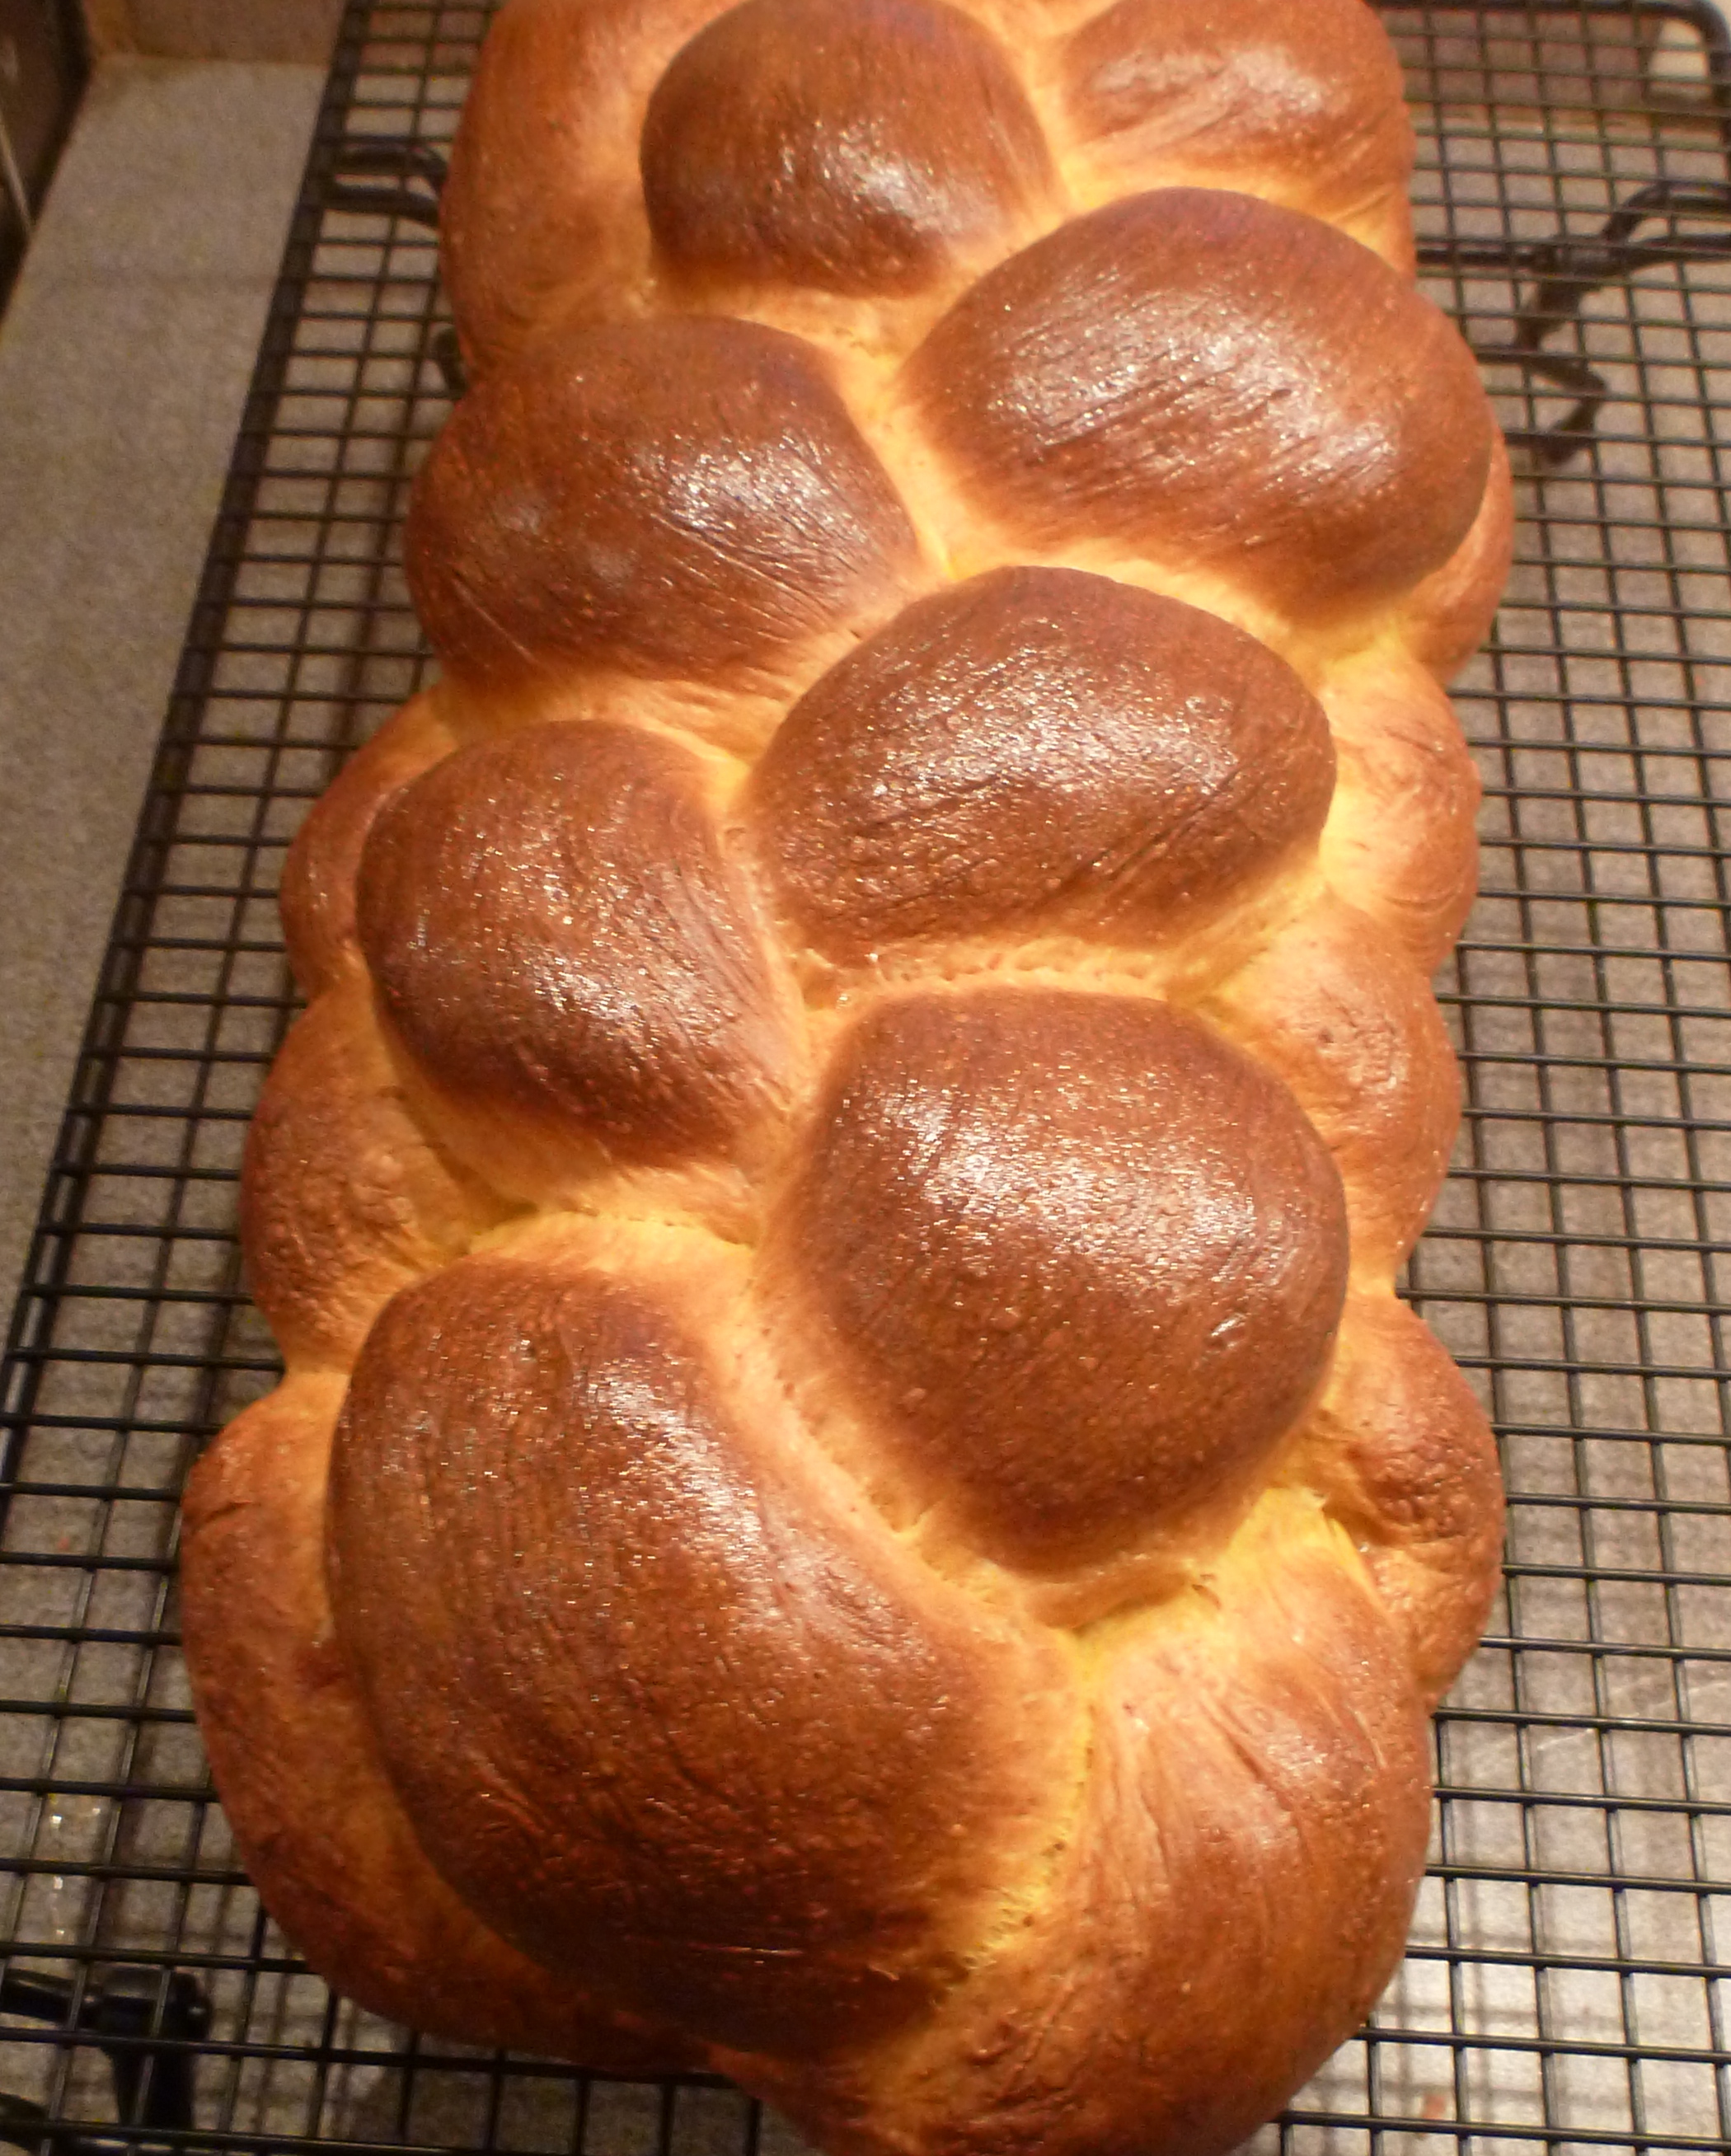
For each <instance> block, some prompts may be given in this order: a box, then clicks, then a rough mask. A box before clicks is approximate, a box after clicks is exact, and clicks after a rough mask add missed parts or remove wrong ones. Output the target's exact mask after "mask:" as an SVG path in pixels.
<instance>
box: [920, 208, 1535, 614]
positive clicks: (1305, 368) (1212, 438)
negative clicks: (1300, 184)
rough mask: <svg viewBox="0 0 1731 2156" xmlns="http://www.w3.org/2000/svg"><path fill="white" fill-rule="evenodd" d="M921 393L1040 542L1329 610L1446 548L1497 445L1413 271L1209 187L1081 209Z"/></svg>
mask: <svg viewBox="0 0 1731 2156" xmlns="http://www.w3.org/2000/svg"><path fill="white" fill-rule="evenodd" d="M1367 350H1369V351H1374V352H1375V353H1376V355H1377V359H1376V364H1375V366H1374V367H1366V366H1365V365H1364V353H1365V352H1366V351H1367ZM906 390H907V396H908V398H909V399H910V400H911V403H912V406H913V408H914V409H915V410H916V412H917V414H918V418H919V420H920V422H921V423H922V425H923V427H924V428H925V429H926V430H927V432H928V433H929V434H930V436H931V438H932V441H933V443H934V444H935V445H936V447H937V450H938V451H939V453H940V454H941V455H942V457H943V460H944V463H945V465H946V466H947V468H948V470H950V471H951V472H952V473H953V475H954V477H955V480H956V483H957V485H958V490H959V493H960V495H961V498H962V500H963V503H964V505H965V506H967V507H968V509H970V510H973V511H975V512H976V513H982V514H986V515H989V516H991V517H993V518H994V519H995V520H997V521H999V523H1000V524H1002V525H1003V526H1004V527H1005V528H1006V529H1007V530H1008V531H1009V532H1010V533H1011V534H1012V535H1014V537H1016V538H1017V539H1019V540H1020V541H1021V542H1025V544H1028V545H1030V546H1033V547H1062V546H1064V545H1066V543H1074V542H1076V541H1078V540H1084V541H1099V540H1106V541H1109V542H1113V543H1115V544H1117V546H1119V547H1122V548H1124V549H1126V550H1127V551H1128V552H1131V553H1133V554H1136V555H1140V556H1145V557H1148V559H1149V560H1151V561H1153V562H1156V563H1161V564H1173V565H1179V566H1190V565H1193V564H1200V565H1202V566H1205V567H1209V568H1211V569H1220V570H1224V569H1225V568H1226V567H1228V565H1230V571H1231V573H1232V575H1233V577H1234V578H1235V581H1236V582H1238V583H1240V584H1241V585H1242V586H1244V587H1245V588H1247V589H1248V590H1249V591H1251V593H1254V594H1255V595H1256V596H1257V597H1259V598H1264V599H1266V600H1267V601H1269V602H1271V603H1273V604H1274V605H1276V606H1277V607H1280V608H1283V609H1286V610H1287V611H1289V612H1292V613H1302V614H1305V615H1307V616H1309V617H1310V618H1311V619H1312V620H1315V621H1320V622H1327V621H1328V620H1329V619H1332V618H1333V617H1334V616H1335V615H1337V614H1338V613H1340V612H1342V611H1343V610H1348V609H1350V610H1354V611H1356V610H1358V609H1361V608H1365V607H1367V606H1369V605H1374V604H1376V603H1378V602H1382V601H1386V600H1389V599H1391V598H1394V597H1395V596H1396V595H1397V594H1398V593H1404V592H1405V591H1407V590H1409V589H1410V588H1411V586H1412V585H1413V583H1415V580H1416V579H1418V578H1419V577H1423V576H1425V575H1426V574H1428V573H1429V572H1431V570H1433V569H1435V568H1437V567H1440V566H1441V564H1442V563H1443V562H1446V561H1447V560H1448V558H1449V557H1450V556H1451V554H1453V553H1454V552H1455V550H1456V548H1457V547H1459V546H1460V544H1461V541H1462V540H1463V539H1464V538H1465V537H1466V534H1467V531H1468V530H1469V528H1470V527H1471V526H1472V522H1473V520H1474V517H1475V516H1476V515H1477V511H1478V508H1479V504H1480V501H1481V500H1482V496H1483V494H1484V490H1485V480H1486V474H1487V470H1488V468H1489V462H1490V455H1491V441H1492V435H1493V434H1494V432H1495V427H1494V423H1493V421H1492V418H1491V411H1490V405H1489V403H1488V401H1487V398H1486V396H1485V393H1484V390H1483V388H1482V387H1481V385H1480V382H1479V379H1478V376H1477V372H1476V370H1475V368H1474V367H1473V364H1472V357H1471V356H1470V355H1469V354H1468V352H1467V351H1466V347H1465V346H1464V345H1463V344H1462V343H1461V340H1460V338H1459V336H1457V335H1456V332H1455V331H1454V330H1453V328H1452V327H1451V325H1450V324H1449V323H1448V321H1446V319H1445V318H1444V316H1442V315H1441V314H1440V313H1439V312H1438V311H1437V310H1436V308H1435V307H1433V306H1432V305H1431V303H1430V301H1429V300H1425V299H1424V298H1422V297H1421V296H1420V295H1419V294H1418V293H1417V292H1415V290H1413V289H1412V287H1411V285H1410V284H1408V283H1407V282H1406V281H1405V280H1404V279H1402V278H1401V277H1400V276H1398V275H1396V274H1395V272H1394V271H1393V270H1392V269H1389V268H1388V266H1387V265H1386V264H1384V263H1382V262H1379V260H1378V259H1376V257H1375V256H1374V254H1371V253H1370V252H1369V250H1368V249H1365V248H1363V247H1360V246H1359V245H1358V244H1356V243H1355V242H1353V240H1350V239H1346V238H1345V237H1344V236H1343V234H1340V233H1338V232H1336V231H1334V230H1333V228H1331V227H1329V226H1328V225H1326V224H1322V223H1318V221H1317V220H1316V219H1315V218H1309V217H1303V216H1300V215H1299V214H1298V213H1297V212H1295V211H1292V210H1287V209H1282V208H1276V207H1275V206H1274V205H1272V204H1271V203H1262V202H1258V201H1256V199H1255V198H1253V197H1251V196H1249V195H1238V194H1230V193H1220V192H1218V191H1216V190H1215V189H1212V188H1206V187H1169V188H1163V189H1161V190H1158V191H1157V192H1156V193H1151V194H1143V195H1134V196H1132V197H1131V198H1129V199H1128V200H1127V201H1124V202H1119V203H1112V204H1110V205H1108V206H1107V208H1104V209H1098V210H1096V211H1094V212H1093V213H1092V214H1091V215H1089V216H1086V217H1078V218H1071V221H1070V222H1069V223H1067V224H1064V225H1061V226H1060V227H1059V228H1058V230H1057V231H1056V232H1055V233H1053V234H1051V235H1050V237H1049V238H1047V239H1042V240H1038V241H1036V242H1035V244H1034V245H1033V246H1031V247H1029V248H1025V249H1023V251H1022V252H1021V253H1020V254H1017V255H1014V256H1012V257H1011V259H1009V261H1007V262H1005V263H1004V264H1002V265H1001V267H999V269H994V270H992V271H989V273H988V274H987V275H985V276H984V277H982V278H981V279H980V280H979V283H978V284H976V285H973V287H972V288H971V290H969V291H968V293H967V294H966V295H964V296H963V298H962V299H961V300H959V301H958V303H957V305H955V306H954V307H953V309H952V310H951V311H950V312H949V313H948V315H946V316H944V318H943V321H941V322H939V323H938V325H937V327H936V328H935V329H934V330H933V331H932V334H931V335H930V336H928V337H927V340H926V341H925V343H924V344H923V345H922V346H921V347H920V349H919V351H918V352H916V353H915V354H914V356H913V357H912V359H911V360H910V361H909V362H908V365H907V374H906Z"/></svg>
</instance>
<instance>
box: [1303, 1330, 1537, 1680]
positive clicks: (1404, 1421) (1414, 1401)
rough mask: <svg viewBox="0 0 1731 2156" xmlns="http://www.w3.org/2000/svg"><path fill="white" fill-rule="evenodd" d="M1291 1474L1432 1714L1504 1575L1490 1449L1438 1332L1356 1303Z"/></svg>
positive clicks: (1497, 1481)
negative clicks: (1308, 1495)
mask: <svg viewBox="0 0 1731 2156" xmlns="http://www.w3.org/2000/svg"><path fill="white" fill-rule="evenodd" d="M1287 1473H1288V1474H1290V1475H1291V1476H1292V1477H1293V1478H1294V1479H1295V1480H1297V1481H1302V1482H1304V1483H1307V1484H1308V1485H1309V1486H1311V1487H1312V1488H1313V1489H1315V1490H1317V1491H1319V1492H1320V1493H1321V1494H1322V1495H1323V1499H1324V1501H1325V1502H1326V1503H1327V1505H1328V1510H1329V1511H1330V1512H1331V1513H1332V1514H1333V1517H1335V1518H1336V1519H1338V1520H1339V1521H1340V1522H1342V1524H1343V1526H1344V1527H1347V1528H1348V1531H1349V1532H1351V1533H1352V1534H1353V1535H1354V1536H1355V1537H1357V1538H1358V1539H1359V1542H1360V1543H1361V1545H1362V1546H1363V1548H1364V1553H1365V1562H1366V1563H1367V1565H1368V1566H1369V1570H1370V1573H1371V1576H1372V1578H1374V1580H1375V1582H1376V1584H1377V1587H1378V1589H1379V1592H1380V1594H1381V1595H1382V1598H1383V1602H1384V1606H1385V1607H1386V1609H1388V1611H1389V1614H1390V1615H1391V1616H1392V1618H1393V1619H1394V1620H1395V1624H1396V1625H1397V1626H1398V1627H1399V1628H1400V1631H1401V1633H1402V1634H1403V1635H1404V1637H1405V1644H1406V1648H1407V1651H1408V1652H1409V1654H1410V1655H1411V1656H1412V1658H1413V1663H1414V1668H1415V1674H1416V1676H1417V1678H1418V1681H1419V1685H1420V1690H1421V1691H1422V1692H1423V1694H1424V1697H1425V1703H1426V1705H1427V1706H1434V1705H1435V1703H1436V1701H1437V1700H1438V1699H1440V1698H1441V1697H1442V1695H1443V1693H1444V1692H1445V1691H1447V1689H1448V1687H1449V1686H1450V1685H1451V1683H1453V1681H1454V1679H1455V1674H1456V1671H1458V1670H1459V1668H1460V1666H1461V1663H1462V1662H1463V1661H1465V1660H1466V1656H1467V1655H1469V1654H1470V1653H1471V1652H1472V1649H1473V1647H1474V1646H1475V1645H1476V1644H1477V1640H1478V1635H1479V1634H1480V1633H1481V1632H1482V1630H1483V1629H1484V1624H1485V1619H1486V1616H1487V1614H1488V1613H1489V1610H1490V1607H1491V1602H1492V1597H1493V1596H1494V1595H1495V1594H1496V1591H1497V1586H1498V1584H1499V1583H1500V1581H1501V1578H1502V1480H1501V1477H1500V1476H1499V1474H1498V1472H1497V1444H1496V1440H1495V1439H1494V1438H1493V1437H1492V1435H1491V1428H1490V1425H1489V1424H1488V1423H1487V1421H1486V1420H1485V1416H1484V1410H1483V1409H1482V1408H1481V1407H1480V1405H1479V1404H1478V1402H1477V1399H1475V1398H1474V1397H1473V1394H1472V1387H1471V1386H1470V1385H1468V1383H1466V1379H1465V1378H1463V1377H1462V1376H1461V1373H1460V1372H1459V1371H1458V1370H1457V1369H1456V1368H1455V1366H1454V1364H1453V1363H1451V1361H1450V1359H1449V1357H1448V1354H1447V1352H1446V1350H1445V1349H1444V1347H1442V1345H1441V1342H1439V1341H1438V1340H1437V1338H1436V1335H1435V1334H1434V1333H1433V1332H1431V1330H1430V1328H1429V1327H1427V1326H1426V1325H1425V1323H1424V1322H1423V1320H1422V1319H1420V1318H1419V1317H1415V1315H1414V1313H1413V1312H1411V1311H1410V1310H1409V1309H1408V1308H1407V1306H1405V1303H1401V1302H1396V1301H1395V1300H1394V1298H1393V1297H1392V1296H1384V1295H1375V1296H1354V1297H1353V1299H1352V1301H1350V1302H1349V1303H1348V1306H1347V1313H1346V1317H1345V1318H1344V1319H1343V1322H1342V1325H1341V1329H1340V1347H1339V1350H1338V1353H1337V1354H1336V1357H1335V1360H1334V1368H1333V1371H1332V1372H1331V1373H1330V1376H1329V1381H1328V1388H1327V1389H1326V1391H1325V1392H1324V1393H1323V1397H1322V1399H1320V1400H1319V1401H1318V1404H1317V1407H1316V1410H1315V1412H1314V1413H1313V1414H1312V1416H1311V1418H1310V1419H1309V1421H1308V1422H1307V1424H1306V1425H1305V1429H1304V1431H1303V1434H1302V1437H1301V1439H1300V1440H1299V1442H1298V1444H1297V1446H1296V1447H1295V1448H1294V1449H1293V1451H1292V1456H1291V1459H1290V1461H1289V1463H1288V1466H1287Z"/></svg>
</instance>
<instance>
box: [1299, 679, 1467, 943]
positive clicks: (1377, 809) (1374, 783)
mask: <svg viewBox="0 0 1731 2156" xmlns="http://www.w3.org/2000/svg"><path fill="white" fill-rule="evenodd" d="M1323 707H1324V709H1325V710H1326V711H1327V712H1328V726H1329V730H1330V731H1331V732H1332V733H1333V737H1334V753H1335V757H1336V761H1337V762H1338V767H1339V778H1338V783H1337V784H1336V787H1335V789H1334V801H1333V808H1332V809H1331V810H1330V812H1329V817H1328V829H1327V830H1326V832H1325V833H1324V834H1323V872H1324V874H1325V875H1327V877H1328V881H1329V882H1330V884H1331V885H1333V888H1334V889H1335V890H1336V891H1338V893H1339V894H1340V896H1342V897H1343V899H1345V900H1346V901H1348V904H1349V905H1352V906H1357V907H1358V909H1359V911H1360V912H1362V913H1368V914H1369V915H1370V916H1371V917H1372V918H1373V919H1374V921H1377V922H1378V923H1379V925H1380V926H1381V927H1383V928H1384V929H1386V930H1387V932H1389V935H1390V936H1392V937H1394V938H1395V942H1397V943H1399V944H1400V947H1401V948H1402V949H1403V950H1404V951H1405V952H1406V954H1407V956H1408V957H1410V959H1411V960H1412V962H1413V963H1414V965H1415V966H1416V967H1417V968H1418V969H1419V971H1420V973H1424V974H1425V975H1429V974H1431V973H1434V972H1435V971H1436V968H1437V967H1438V966H1440V965H1441V963H1442V962H1443V960H1444V959H1445V958H1446V957H1447V956H1448V954H1449V952H1451V950H1453V948H1454V947H1455V939H1456V937H1457V936H1458V935H1459V934H1460V932H1461V928H1462V927H1464V925H1465V923H1466V915H1467V911H1468V909H1469V908H1470V907H1471V906H1472V901H1473V897H1474V896H1475V894H1476V892H1477V887H1478V834H1477V815H1478V803H1479V795H1480V793H1481V790H1482V789H1481V787H1480V783H1479V776H1478V767H1477V765H1476V764H1475V763H1474V762H1473V761H1472V752H1471V751H1470V750H1469V749H1468V748H1467V746H1466V742H1465V740H1464V739H1463V737H1462V736H1461V726H1460V721H1458V720H1457V719H1456V716H1455V714H1454V709H1453V706H1451V704H1450V702H1449V700H1448V698H1447V697H1446V696H1444V695H1443V693H1442V691H1441V690H1440V689H1439V688H1438V687H1437V686H1436V682H1435V681H1434V680H1432V679H1431V675H1429V674H1428V673H1426V672H1425V670H1424V668H1423V667H1422V666H1420V665H1418V664H1416V663H1415V662H1414V661H1410V660H1409V661H1406V662H1405V663H1403V662H1402V661H1401V660H1399V659H1397V658H1393V657H1391V656H1390V655H1389V654H1388V653H1387V652H1386V651H1384V650H1381V649H1378V650H1375V651H1373V652H1370V653H1368V654H1365V655H1364V657H1363V658H1361V659H1359V660H1356V661H1353V662H1352V663H1350V664H1348V665H1343V666H1340V667H1338V668H1336V669H1335V670H1334V671H1333V673H1332V674H1331V675H1329V677H1328V680H1327V681H1326V682H1325V683H1324V684H1323Z"/></svg>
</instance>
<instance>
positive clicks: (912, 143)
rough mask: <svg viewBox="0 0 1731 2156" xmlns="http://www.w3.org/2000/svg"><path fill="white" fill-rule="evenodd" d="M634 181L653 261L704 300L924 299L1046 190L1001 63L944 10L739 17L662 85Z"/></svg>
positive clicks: (1003, 241)
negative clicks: (755, 288)
mask: <svg viewBox="0 0 1731 2156" xmlns="http://www.w3.org/2000/svg"><path fill="white" fill-rule="evenodd" d="M642 166H643V187H644V199H645V204H646V206H647V208H648V211H649V221H650V231H651V233H652V234H653V235H654V238H655V246H656V249H657V250H658V253H659V256H660V260H661V262H662V263H663V264H665V265H666V266H667V267H668V268H669V269H672V270H673V271H675V273H676V274H677V275H680V276H681V277H683V278H686V279H688V280H691V282H692V283H693V284H694V285H700V286H701V285H711V286H712V285H722V284H727V283H732V282H738V283H741V284H745V285H758V284H781V285H793V286H795V287H799V286H808V285H809V286H815V287H816V288H817V289H818V290H822V291H830V292H846V293H879V292H890V293H901V292H904V291H917V290H921V289H922V287H924V286H926V285H930V284H932V283H933V282H934V281H936V280H937V279H938V278H939V277H940V276H943V275H945V274H946V273H951V274H953V271H954V269H956V268H957V267H958V266H960V265H963V264H967V263H968V262H969V261H972V260H973V259H976V258H978V257H979V255H981V254H984V253H985V252H987V251H988V250H995V251H998V252H1002V251H1004V249H1005V248H1006V247H1007V246H1008V244H1009V240H1010V239H1011V238H1012V237H1013V236H1014V235H1015V234H1017V233H1018V232H1020V231H1021V230H1023V229H1024V228H1025V226H1026V225H1027V224H1028V223H1029V222H1030V216H1031V213H1033V212H1034V211H1035V209H1036V208H1039V207H1040V206H1041V205H1042V204H1043V203H1044V200H1045V197H1046V196H1047V195H1048V194H1049V193H1050V187H1051V167H1050V161H1049V159H1048V157H1047V154H1046V146H1045V136H1044V135H1043V134H1042V133H1041V132H1040V124H1039V122H1038V121H1036V120H1035V116H1034V114H1033V112H1032V110H1030V107H1029V105H1028V102H1027V98H1026V94H1025V91H1024V90H1023V87H1022V85H1021V84H1020V81H1019V80H1017V78H1016V75H1015V74H1014V70H1013V69H1011V67H1010V64H1009V59H1007V57H1006V56H1005V54H1004V51H1003V49H1002V48H1001V47H1000V46H999V44H998V43H997V41H996V39H995V38H993V37H991V36H990V35H989V33H987V32H986V31H984V30H983V29H982V28H980V27H979V24H978V23H974V22H973V20H972V19H971V18H969V17H968V16H967V15H966V14H964V13H962V12H961V10H960V9H959V8H952V7H948V6H946V5H945V4H943V0H852V4H850V6H849V7H847V8H844V9H841V10H838V9H837V8H836V7H835V0H744V4H743V5H742V6H739V7H735V8H729V9H728V11H727V13H726V14H725V15H722V16H721V17H719V18H717V20H716V21H715V22H713V23H711V24H710V25H709V26H708V28H706V29H705V30H702V31H700V32H699V33H698V34H697V36H696V37H695V38H692V39H691V42H690V44H687V45H686V46H685V47H684V48H683V49H681V51H680V52H679V53H678V54H677V55H676V56H675V59H674V60H673V62H672V64H670V66H669V67H668V68H667V69H665V72H664V73H663V74H662V76H661V78H660V81H659V82H658V83H657V84H656V85H655V91H654V93H653V95H651V96H650V100H649V106H648V110H647V112H646V114H645V121H644V128H643V138H642Z"/></svg>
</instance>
